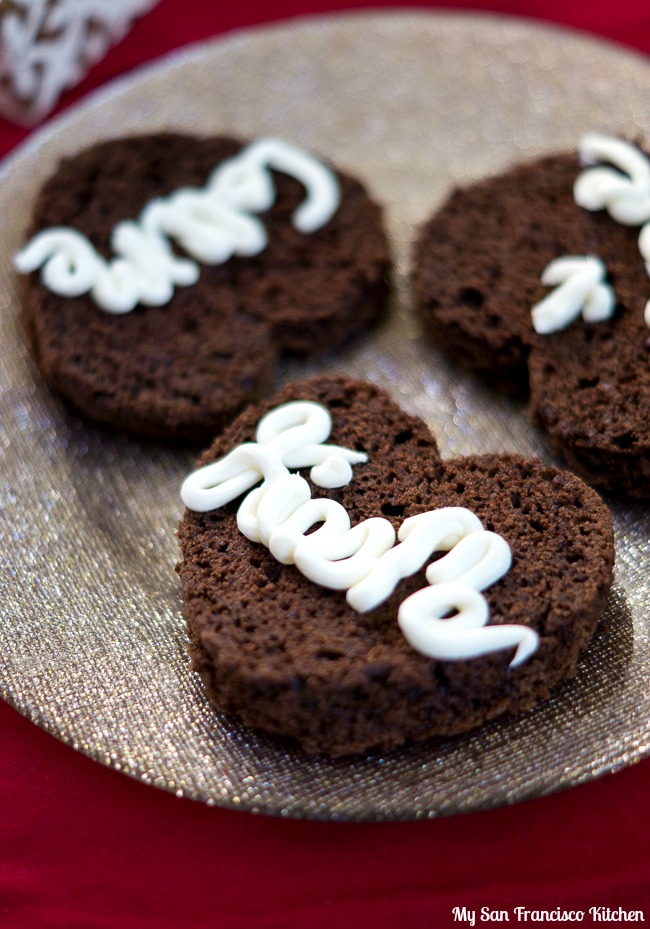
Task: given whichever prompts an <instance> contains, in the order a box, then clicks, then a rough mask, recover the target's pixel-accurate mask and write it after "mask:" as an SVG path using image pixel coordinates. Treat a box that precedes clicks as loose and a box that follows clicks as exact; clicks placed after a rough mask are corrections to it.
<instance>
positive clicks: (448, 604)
mask: <svg viewBox="0 0 650 929" xmlns="http://www.w3.org/2000/svg"><path fill="white" fill-rule="evenodd" d="M454 610H455V611H457V615H455V616H451V617H449V616H448V614H449V613H450V612H452V611H454ZM445 616H447V617H448V618H447V619H444V618H443V617H445ZM487 619H488V608H487V603H486V601H485V597H482V596H481V594H480V593H478V592H477V591H476V590H473V589H472V587H470V586H468V585H467V584H461V583H458V582H454V583H449V584H437V585H436V586H435V587H423V588H422V590H418V591H416V593H414V594H411V596H410V597H407V598H406V600H405V601H404V602H403V603H402V605H401V606H400V608H399V612H398V614H397V621H398V623H399V626H400V629H401V630H402V632H403V634H404V636H405V638H406V639H407V641H408V642H409V643H410V644H411V645H412V646H413V648H415V649H416V650H417V651H419V652H422V653H423V654H425V655H431V656H432V657H435V658H440V659H448V660H449V659H459V658H477V657H478V656H479V655H487V654H489V653H491V652H496V651H501V650H502V649H504V648H514V647H516V648H517V651H516V652H515V656H514V658H513V659H512V661H511V662H510V666H511V667H513V668H514V667H516V665H519V664H521V663H522V662H523V661H525V660H526V659H527V658H529V657H530V656H531V655H532V654H533V652H534V651H535V650H536V649H537V645H538V642H539V636H538V635H537V633H536V632H535V631H534V630H533V629H528V628H527V627H526V626H518V625H504V626H486V625H485V624H486V622H487Z"/></svg>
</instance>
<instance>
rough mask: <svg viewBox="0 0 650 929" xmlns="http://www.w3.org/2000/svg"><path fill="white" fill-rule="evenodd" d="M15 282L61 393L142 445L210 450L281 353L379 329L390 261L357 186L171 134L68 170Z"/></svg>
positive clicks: (283, 158) (35, 225) (269, 155)
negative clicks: (147, 440) (202, 445)
mask: <svg viewBox="0 0 650 929" xmlns="http://www.w3.org/2000/svg"><path fill="white" fill-rule="evenodd" d="M16 265H17V268H18V270H19V271H20V272H22V273H23V274H25V275H27V276H26V277H25V279H24V286H23V293H22V308H23V320H24V324H25V328H26V330H27V333H28V336H29V340H30V344H31V349H32V354H33V357H34V359H35V361H36V364H37V365H38V367H39V369H40V371H41V372H42V374H43V376H44V378H45V380H46V381H47V382H48V384H49V385H50V386H51V387H52V388H53V389H55V390H56V391H58V392H59V393H60V394H61V395H62V396H63V397H65V398H66V399H67V400H68V401H69V402H70V403H71V404H72V405H73V406H74V407H76V408H77V409H78V410H79V411H81V412H82V413H83V414H85V415H86V416H88V417H90V418H92V419H96V420H99V421H101V422H105V423H109V424H111V425H114V426H117V427H119V428H126V429H128V430H130V431H132V432H134V433H135V434H137V435H140V436H153V437H156V438H160V439H163V440H165V439H170V440H171V439H177V440H191V441H194V440H205V441H207V440H208V439H211V438H212V437H213V436H214V435H215V434H216V433H217V432H218V431H219V430H220V429H222V428H223V427H224V426H225V425H226V424H227V423H228V422H230V420H231V419H232V417H233V416H234V415H235V413H236V412H238V411H239V409H241V408H242V406H244V405H245V404H246V403H247V402H250V401H251V400H252V399H254V398H257V397H259V396H261V395H262V394H263V393H265V392H267V391H268V389H270V388H272V386H273V382H274V378H275V371H276V366H277V362H278V358H279V356H280V355H281V354H282V353H292V354H298V355H301V356H305V355H313V354H315V353H319V352H324V351H328V350H330V349H334V348H338V347H340V346H341V345H343V344H344V343H346V342H347V341H348V340H349V339H351V338H352V337H354V336H356V335H358V334H359V333H361V332H363V331H364V330H365V329H366V328H367V327H368V326H370V325H371V324H372V323H373V322H375V321H376V320H377V319H378V318H379V316H380V315H381V314H382V312H383V309H384V304H385V299H386V292H387V284H386V280H385V277H386V270H387V266H388V252H387V244H386V237H385V234H384V230H383V225H382V217H381V211H380V208H379V207H378V206H377V204H376V203H374V202H373V201H372V200H371V198H370V197H369V196H368V194H367V193H366V191H365V190H364V188H363V186H362V185H361V183H359V181H357V180H355V179H353V178H351V177H349V176H347V175H345V174H342V173H340V172H337V171H335V170H334V169H332V168H330V167H328V166H327V165H324V164H323V163H321V162H320V161H318V160H317V159H316V158H314V157H312V156H311V155H309V154H308V153H306V152H304V151H302V150H300V149H297V148H296V147H295V146H292V145H289V144H287V143H286V142H283V141H280V140H275V139H260V140H257V141H255V142H253V143H251V144H250V145H247V146H242V143H240V142H237V141H234V140H233V139H229V138H195V137H190V136H185V135H178V134H171V133H161V134H157V135H147V136H134V137H130V138H120V139H114V140H110V141H107V142H103V143H100V144H97V145H95V146H93V147H92V148H90V149H87V150H85V151H83V152H81V153H80V154H78V155H76V156H74V157H71V158H66V159H64V160H63V162H62V163H61V165H60V167H59V168H58V170H57V171H56V173H55V174H54V175H53V176H52V177H51V179H50V180H49V181H48V182H47V183H46V184H45V186H44V187H43V189H42V190H41V192H40V194H39V196H38V198H37V200H36V203H35V206H34V211H33V219H32V225H31V227H30V229H29V230H28V234H27V241H26V244H25V246H24V248H23V249H21V251H20V252H19V253H18V255H17V256H16Z"/></svg>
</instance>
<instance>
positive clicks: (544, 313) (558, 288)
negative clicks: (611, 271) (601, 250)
mask: <svg viewBox="0 0 650 929" xmlns="http://www.w3.org/2000/svg"><path fill="white" fill-rule="evenodd" d="M606 277H607V269H606V268H605V265H604V264H603V262H602V261H601V260H600V259H599V258H595V257H594V256H592V255H585V256H572V255H571V256H569V255H567V256H565V257H563V258H556V259H555V261H552V262H551V263H550V264H549V265H547V267H546V268H545V269H544V272H543V273H542V278H541V280H542V284H544V285H545V286H546V287H555V290H553V291H552V293H550V294H548V296H546V297H544V299H543V300H540V301H539V303H537V304H535V306H534V307H533V309H532V310H531V313H532V318H533V328H534V329H535V331H536V332H539V333H540V335H547V334H548V333H550V332H557V331H558V330H559V329H564V328H565V327H566V326H568V325H569V324H570V323H572V322H573V321H574V320H575V319H577V317H578V316H580V314H582V318H583V319H584V320H585V322H589V323H597V322H601V321H602V320H604V319H609V318H610V317H611V316H612V315H613V313H614V310H615V308H616V297H615V296H614V291H613V290H612V288H611V287H610V285H609V284H607V283H606Z"/></svg>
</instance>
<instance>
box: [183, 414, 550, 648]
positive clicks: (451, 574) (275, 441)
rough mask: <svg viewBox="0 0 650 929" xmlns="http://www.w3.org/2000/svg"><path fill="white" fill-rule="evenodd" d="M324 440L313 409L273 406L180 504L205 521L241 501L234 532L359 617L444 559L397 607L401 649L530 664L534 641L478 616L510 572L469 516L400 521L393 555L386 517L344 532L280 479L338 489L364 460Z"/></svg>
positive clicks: (321, 506)
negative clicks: (505, 656) (337, 593)
mask: <svg viewBox="0 0 650 929" xmlns="http://www.w3.org/2000/svg"><path fill="white" fill-rule="evenodd" d="M330 432H331V417H330V415H329V412H328V411H327V410H326V409H325V408H324V407H323V406H321V405H320V404H316V403H311V402H307V401H304V402H303V401H297V402H294V403H288V404H285V405H284V406H281V407H277V408H276V409H274V410H272V411H271V412H269V413H267V414H266V416H264V417H263V418H262V419H261V420H260V422H259V424H258V427H257V430H256V436H255V438H256V442H249V443H245V444H243V445H240V446H238V447H237V448H235V449H233V450H232V451H231V452H229V453H228V454H227V455H225V456H224V457H223V458H221V459H219V460H218V461H216V462H213V463H212V464H209V465H206V466H204V467H202V468H199V469H197V470H196V471H194V472H193V473H192V474H190V475H189V476H188V477H187V478H186V480H185V481H184V482H183V486H182V488H181V497H182V500H183V502H184V503H185V505H186V506H187V507H189V508H190V509H193V510H198V511H200V512H205V511H208V510H212V509H216V508H218V507H221V506H224V505H225V504H226V503H229V502H231V501H233V500H235V499H236V498H237V497H238V496H240V495H241V494H243V493H246V492H247V491H249V492H248V493H247V495H246V497H245V498H244V500H243V501H242V503H241V504H240V506H239V509H238V512H237V525H238V528H239V530H240V531H241V532H242V533H243V534H244V535H245V536H246V537H247V538H249V539H250V540H251V541H253V542H260V543H262V544H263V545H266V546H267V547H268V548H269V550H270V551H271V553H272V554H273V555H274V557H275V558H277V559H278V560H279V561H280V562H282V563H283V564H295V565H296V567H297V568H298V569H299V570H300V571H301V572H302V573H303V574H304V575H305V576H306V577H308V578H309V579H310V580H312V581H314V582H315V583H318V584H321V585H322V586H324V587H328V588H331V589H334V590H346V591H347V594H346V599H347V601H348V603H349V604H350V606H351V607H352V608H353V609H355V610H357V611H358V612H366V611H368V610H371V609H373V608H374V607H376V606H378V605H379V604H380V603H382V602H383V601H384V600H386V599H387V598H388V597H389V596H390V595H391V594H392V592H393V591H394V590H395V588H396V587H397V585H398V584H399V582H400V581H401V580H402V579H403V578H405V577H409V576H410V575H412V574H415V573H416V572H417V571H419V570H420V569H421V568H422V567H423V566H424V565H425V564H426V562H427V560H428V559H429V558H430V557H431V555H432V554H434V553H437V552H446V553H447V554H445V555H444V556H442V557H441V558H439V559H438V560H437V561H435V562H433V563H432V564H430V565H429V566H428V568H427V569H426V572H425V573H426V578H427V581H428V582H429V584H430V585H433V587H432V588H425V591H419V592H418V594H417V595H416V594H414V595H412V596H411V597H409V598H407V600H405V601H404V602H403V604H402V606H401V607H400V610H399V613H398V622H399V623H400V626H401V628H402V630H403V632H404V635H405V637H406V638H407V640H408V641H409V643H410V644H411V645H412V646H413V647H414V648H415V649H416V650H418V651H420V652H422V653H423V654H426V655H428V656H429V657H432V658H443V659H461V658H472V657H475V656H478V655H482V654H486V653H488V652H493V651H500V650H502V649H505V648H514V647H516V649H517V651H516V653H515V656H514V658H513V660H512V661H511V665H512V666H515V665H518V664H520V663H521V662H522V661H524V660H525V659H526V658H528V657H529V656H530V655H531V654H532V652H533V651H534V650H535V649H536V647H537V643H538V636H537V633H535V632H534V631H533V630H530V629H528V628H526V627H525V626H518V625H508V626H486V623H487V619H488V608H487V604H486V602H485V599H484V598H483V596H482V595H481V593H480V591H481V590H483V589H485V588H486V587H487V586H489V585H490V584H493V583H494V582H495V581H497V580H498V579H499V578H500V577H502V576H503V574H505V572H506V571H507V570H508V568H509V567H510V563H511V554H510V548H509V546H508V544H507V542H506V541H505V540H504V539H503V538H502V537H501V536H499V535H496V534H495V533H492V532H486V531H485V530H484V529H483V526H482V525H481V522H480V520H479V519H478V517H476V516H475V514H473V513H471V512H470V511H469V510H466V509H464V508H462V507H445V508H441V509H439V510H434V511H430V512H427V513H422V514H419V515H417V516H412V517H410V518H408V519H406V520H405V521H404V522H403V523H402V525H401V527H400V529H399V532H398V535H397V539H398V544H397V545H396V544H395V542H396V536H395V530H394V529H393V527H392V525H391V523H390V522H389V521H388V520H387V519H384V518H382V517H372V518H370V519H365V520H363V521H362V522H361V523H358V524H357V525H356V526H351V525H350V518H349V515H348V513H347V511H346V510H345V508H344V507H343V506H341V504H340V503H338V502H337V501H335V500H332V499H329V498H317V499H312V496H311V489H310V486H309V484H308V483H307V481H306V480H305V479H304V478H302V477H300V475H298V474H291V473H290V472H289V468H294V469H297V468H306V467H308V468H311V471H310V476H311V478H312V480H313V482H314V483H315V484H317V485H318V486H325V487H340V486H343V485H345V484H347V483H348V482H349V481H350V480H351V478H352V465H356V464H361V463H363V462H365V461H367V456H366V455H365V454H364V453H363V452H357V451H353V450H352V449H347V448H344V447H341V446H336V445H326V444H324V442H325V440H326V439H327V438H328V437H329V435H330ZM260 480H261V481H262V484H261V486H259V487H255V484H257V483H259V481H260ZM318 524H320V525H318ZM316 525H318V528H317V529H315V530H314V531H313V532H310V531H309V530H311V529H312V528H313V527H314V526H316ZM430 589H435V590H438V591H441V592H442V594H441V596H442V595H444V596H443V597H442V600H441V599H440V596H437V598H436V597H434V596H429V597H426V596H421V594H423V593H425V592H426V591H428V590H430ZM414 597H415V598H416V599H415V600H414ZM407 604H408V606H407ZM441 604H442V605H443V606H444V609H443V607H442V606H441ZM450 609H453V610H456V611H457V612H458V615H457V616H455V617H454V618H453V621H452V620H449V619H443V617H444V616H445V615H446V613H447V612H448V611H449V610H450Z"/></svg>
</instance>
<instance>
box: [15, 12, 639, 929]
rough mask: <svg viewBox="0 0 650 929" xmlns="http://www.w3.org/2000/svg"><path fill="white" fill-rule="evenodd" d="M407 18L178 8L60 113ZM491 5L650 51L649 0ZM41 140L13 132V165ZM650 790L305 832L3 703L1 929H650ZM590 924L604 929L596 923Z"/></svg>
mask: <svg viewBox="0 0 650 929" xmlns="http://www.w3.org/2000/svg"><path fill="white" fill-rule="evenodd" d="M389 5H394V4H387V3H381V2H374V3H372V4H365V3H363V2H359V3H348V2H345V0H329V2H328V0H318V2H311V3H310V2H307V0H275V2H274V4H273V5H263V4H261V3H260V2H257V0H240V2H239V3H238V4H233V5H232V6H225V5H224V4H222V3H221V2H201V0H183V2H180V0H162V2H161V3H160V5H159V6H158V7H157V8H156V9H155V10H154V11H153V12H152V13H150V14H149V15H148V16H147V17H146V18H144V19H143V20H141V21H140V22H139V23H138V24H136V26H135V28H134V29H133V31H132V32H131V33H130V34H129V36H128V37H127V38H126V39H125V40H124V41H123V42H122V43H121V45H120V46H118V47H117V48H116V49H114V50H112V51H111V52H110V53H109V55H108V56H107V58H106V59H105V60H104V61H103V62H101V63H100V64H99V65H97V66H96V67H95V68H94V70H93V71H92V73H91V74H90V75H89V77H88V78H87V79H86V80H85V81H84V82H83V84H82V85H81V86H80V87H79V88H78V89H77V90H75V91H73V92H72V93H70V94H68V95H67V96H66V97H65V99H64V101H63V103H62V105H61V106H60V107H59V110H61V109H63V108H65V107H67V106H70V105H71V104H72V103H74V101H75V100H78V99H80V98H81V97H83V96H84V95H86V94H87V93H88V92H89V91H91V90H92V89H93V88H95V87H98V86H100V85H101V84H103V83H105V82H106V81H107V80H110V79H112V78H113V77H116V76H118V75H120V74H123V73H125V72H126V71H128V70H130V69H131V68H133V67H134V66H136V65H138V64H140V63H141V62H144V61H147V60H150V59H152V58H155V57H157V56H159V55H161V54H164V53H165V52H167V51H170V50H171V49H173V48H175V47H178V46H180V45H184V44H186V43H188V42H192V41H195V40H200V39H203V38H206V37H209V36H212V35H217V34H219V33H222V32H225V31H227V30H229V29H232V28H237V27H240V26H246V25H250V24H254V23H257V22H265V21H269V20H276V19H281V18H284V17H287V16H294V15H300V14H305V13H310V12H328V11H336V10H342V9H346V8H352V7H356V8H361V7H363V6H372V7H380V6H389ZM431 6H433V4H431ZM445 6H446V7H447V8H460V7H462V6H464V4H463V3H462V2H449V3H447V4H445ZM480 6H481V7H482V9H485V10H488V9H489V10H493V11H496V12H502V13H507V14H519V15H527V16H533V17H538V18H543V19H546V20H550V21H554V22H557V23H562V24H565V25H569V26H573V27H577V28H581V29H586V30H589V31H592V32H595V33H598V34H601V35H604V36H607V37H609V38H611V39H614V40H617V41H620V42H623V43H626V44H627V45H629V46H631V47H634V48H637V49H639V50H641V51H643V52H645V53H648V52H650V7H648V3H647V0H644V2H635V0H621V2H619V3H613V2H611V0H592V2H586V0H580V2H577V3H574V4H568V3H566V2H565V0H549V2H544V0H501V2H497V0H492V2H485V3H481V4H480ZM224 7H225V8H224ZM26 135H27V133H26V132H25V131H24V130H20V129H18V128H17V127H15V126H11V125H10V124H8V123H6V122H4V121H2V120H0V153H7V152H8V151H9V150H10V149H11V148H12V147H13V146H14V145H15V144H17V143H18V142H19V141H21V139H23V138H24V137H25V136H26ZM649 788H650V761H646V762H642V763H641V764H638V765H636V766H635V767H632V768H628V769H626V770H623V771H621V772H620V773H618V774H616V775H613V776H608V777H605V778H602V779H601V780H599V781H596V782H594V783H592V784H587V785H585V786H582V787H578V788H573V789H571V790H568V791H566V792H563V793H559V794H556V795H554V796H551V797H547V798H543V799H539V800H534V801H530V802H527V803H523V804H520V805H518V806H516V807H511V808H505V809H501V810H494V811H490V812H485V813H477V814H471V815H467V816H462V817H456V818H452V819H446V820H440V821H434V822H423V823H403V824H402V823H399V824H381V825H366V824H328V823H308V822H290V821H284V820H278V819H272V818H267V817H255V816H252V815H249V814H245V813H236V812H231V811H227V810H219V809H211V808H208V807H205V806H203V805H200V804H197V803H193V802H190V801H186V800H178V799H177V798H175V797H173V796H171V795H167V794H165V793H162V792H161V791H157V790H154V789H152V788H149V787H145V786H143V785H142V784H139V783H136V782H135V781H132V780H129V779H128V778H126V777H124V776H122V775H120V774H118V773H116V772H114V771H111V770H109V769H106V768H104V767H102V766H100V765H99V764H96V763H94V762H92V761H90V760H89V759H87V758H85V757H84V756H82V755H80V754H77V753H76V752H74V751H73V750H72V749H70V748H68V747H66V746H64V745H62V744H60V743H58V742H57V741H55V740H54V739H53V738H51V737H50V736H48V735H46V734H45V733H44V732H43V731H41V730H39V729H38V728H37V727H35V726H33V725H32V724H31V723H29V722H27V721H26V720H25V719H23V718H22V717H21V716H19V715H18V714H17V713H16V712H15V711H14V710H12V709H11V708H10V707H9V706H7V705H6V704H4V703H2V702H0V929H172V927H173V929H176V927H185V926H192V927H195V929H204V927H205V929H287V927H292V929H343V927H352V926H355V927H359V929H366V927H373V929H384V927H385V929H393V927H398V926H405V927H409V929H425V927H426V929H437V927H445V926H451V925H452V924H453V915H452V907H454V906H467V907H470V908H473V909H476V910H477V923H479V922H480V915H481V914H480V910H481V907H489V908H491V909H507V910H509V911H510V923H511V924H512V923H513V922H516V915H515V913H514V911H513V908H514V907H516V906H525V907H528V908H529V909H554V908H556V907H561V908H568V909H582V910H588V908H589V907H591V906H609V907H611V908H618V907H619V906H620V907H623V908H624V909H627V910H632V909H644V910H645V919H646V921H648V920H650V846H649V842H648V835H647V833H648V829H647V826H648V815H647V813H648V801H647V797H648V793H649ZM548 924H549V925H550V924H551V923H548ZM584 924H586V925H592V924H594V923H593V921H592V919H591V918H590V917H589V915H588V914H587V916H586V917H585V920H584ZM535 925H542V923H540V922H536V923H535Z"/></svg>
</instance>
